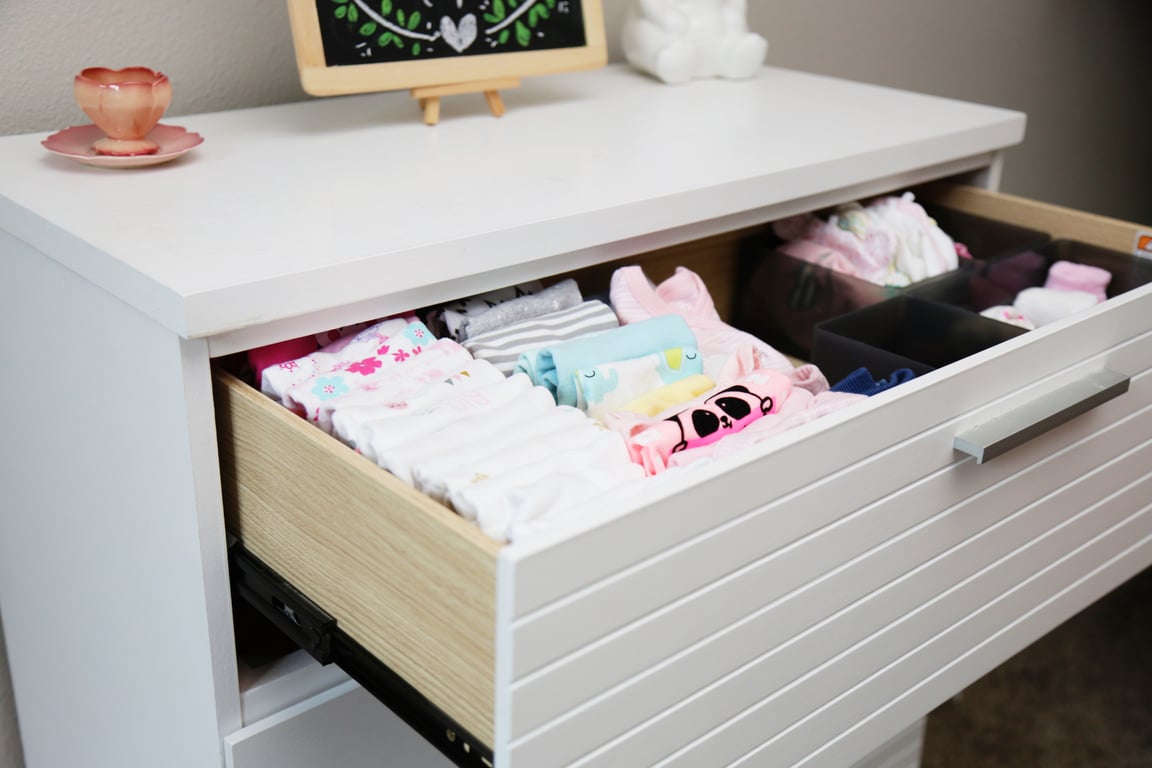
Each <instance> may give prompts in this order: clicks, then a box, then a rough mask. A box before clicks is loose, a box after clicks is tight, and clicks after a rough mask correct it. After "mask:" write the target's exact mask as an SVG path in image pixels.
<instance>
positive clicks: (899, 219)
mask: <svg viewBox="0 0 1152 768" xmlns="http://www.w3.org/2000/svg"><path fill="white" fill-rule="evenodd" d="M773 231H774V232H775V233H776V235H777V237H780V238H781V239H783V240H784V241H785V243H784V244H783V245H782V246H780V248H779V250H780V251H781V252H783V253H786V254H788V255H789V256H792V257H793V258H796V259H801V260H802V261H808V262H811V263H813V264H819V265H822V266H825V267H827V268H829V269H832V270H835V271H837V272H842V273H844V274H847V275H853V276H855V277H859V278H860V279H862V280H867V281H868V282H870V283H875V284H876V285H890V286H896V287H903V286H906V285H910V284H911V283H915V282H918V281H920V280H924V279H925V278H929V277H934V276H936V275H939V274H943V273H944V272H948V271H950V270H953V269H956V267H957V265H958V264H959V259H960V257H961V255H967V250H966V248H965V247H964V246H963V245H962V244H958V243H955V242H954V241H953V240H952V238H951V237H949V236H948V235H947V234H946V233H945V232H944V231H943V230H942V229H940V227H939V226H938V225H937V223H936V221H935V219H933V218H932V217H931V216H929V215H928V213H927V212H926V211H925V210H924V208H923V207H922V206H921V205H920V204H919V203H917V202H916V201H915V198H914V197H913V195H912V193H911V192H905V193H904V194H903V195H900V196H895V195H890V196H887V197H881V198H878V199H876V200H874V201H872V202H870V203H868V204H867V205H861V204H860V203H856V202H854V203H846V204H844V205H841V206H839V207H837V208H836V209H835V210H834V211H832V213H831V214H829V215H828V216H827V217H821V216H817V215H816V214H814V213H804V214H800V215H798V216H792V217H789V218H786V219H781V220H779V221H777V222H775V223H774V224H773Z"/></svg>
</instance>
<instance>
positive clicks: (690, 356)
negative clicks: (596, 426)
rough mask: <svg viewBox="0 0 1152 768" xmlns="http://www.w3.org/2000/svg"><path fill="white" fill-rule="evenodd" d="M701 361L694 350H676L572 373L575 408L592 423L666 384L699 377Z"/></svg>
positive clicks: (702, 363)
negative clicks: (584, 413) (592, 420)
mask: <svg viewBox="0 0 1152 768" xmlns="http://www.w3.org/2000/svg"><path fill="white" fill-rule="evenodd" d="M703 371H704V360H703V358H702V357H701V355H700V351H699V350H697V349H696V347H675V348H673V349H665V350H661V351H660V352H657V353H655V354H651V355H644V356H643V357H637V358H633V359H631V360H618V361H614V362H610V363H601V364H600V365H594V366H592V367H590V368H580V369H577V370H576V371H575V372H574V373H573V377H574V378H575V381H576V407H577V408H579V409H580V410H582V411H584V412H586V413H587V414H588V415H589V416H591V417H592V418H594V419H599V418H600V417H601V416H603V414H605V413H607V412H608V411H614V410H616V409H617V408H619V407H621V406H622V405H624V404H625V403H628V402H631V401H632V400H635V399H636V398H638V397H641V396H643V395H645V394H647V393H649V392H652V391H653V390H656V389H660V388H661V387H663V386H665V385H666V384H672V383H675V382H677V381H681V380H683V379H686V378H688V377H690V376H701V375H703Z"/></svg>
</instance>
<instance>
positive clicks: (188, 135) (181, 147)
mask: <svg viewBox="0 0 1152 768" xmlns="http://www.w3.org/2000/svg"><path fill="white" fill-rule="evenodd" d="M102 138H104V132H103V131H102V130H100V129H99V128H97V127H96V126H95V125H74V126H72V127H71V128H65V129H64V130H62V131H59V132H57V133H54V134H52V135H51V136H49V137H48V138H46V139H44V141H42V142H40V143H41V144H43V145H44V148H45V149H47V150H48V151H49V152H55V153H56V154H57V155H60V156H61V157H67V158H71V159H72V160H76V161H78V162H81V163H84V164H85V165H95V166H97V167H100V168H140V167H143V166H146V165H159V164H160V163H166V162H168V161H169V160H175V159H176V158H177V157H180V156H181V155H183V154H184V153H185V152H187V151H188V150H190V149H192V148H193V147H196V146H199V145H200V144H201V143H203V141H204V138H203V137H202V136H201V135H200V134H198V133H192V132H190V131H188V130H187V129H185V128H181V127H180V126H179V125H164V124H159V125H157V126H156V127H155V128H153V129H152V130H151V132H149V134H148V138H149V139H150V140H152V141H154V142H156V144H157V145H158V146H159V148H158V149H157V150H156V152H154V153H153V154H150V155H130V156H128V157H120V156H116V155H100V154H97V153H96V150H94V149H93V148H92V145H93V144H94V143H95V142H96V140H97V139H102Z"/></svg>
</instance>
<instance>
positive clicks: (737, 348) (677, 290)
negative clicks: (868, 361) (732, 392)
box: [611, 266, 828, 392]
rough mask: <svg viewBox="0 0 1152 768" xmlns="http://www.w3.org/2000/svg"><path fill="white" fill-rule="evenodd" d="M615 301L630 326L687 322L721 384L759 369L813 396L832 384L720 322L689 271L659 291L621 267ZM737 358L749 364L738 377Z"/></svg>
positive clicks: (680, 271)
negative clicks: (675, 319)
mask: <svg viewBox="0 0 1152 768" xmlns="http://www.w3.org/2000/svg"><path fill="white" fill-rule="evenodd" d="M611 296H612V308H613V309H614V310H616V315H617V316H618V317H619V318H620V322H621V323H624V324H625V326H627V325H628V324H631V323H636V322H640V321H642V320H647V319H649V318H652V317H661V316H666V315H676V316H679V317H682V318H683V319H684V321H685V322H686V323H687V324H688V327H689V328H690V329H691V330H692V333H693V335H694V336H695V337H696V346H697V348H698V349H699V350H700V351H701V352H702V353H703V355H704V375H705V376H708V377H709V378H711V379H713V380H714V381H716V382H717V383H719V384H726V383H729V382H732V381H734V380H735V379H736V378H738V377H739V376H742V375H745V374H747V373H748V372H749V371H751V370H752V369H755V368H769V369H771V370H774V371H779V372H780V373H784V374H786V375H788V376H789V377H790V378H791V379H792V382H793V384H795V385H796V386H799V387H804V388H805V389H809V390H811V391H812V392H820V391H823V390H825V389H827V388H828V380H827V379H826V378H825V377H824V374H822V373H821V372H820V370H819V369H818V368H816V367H815V366H812V365H801V366H799V367H794V366H793V365H792V362H791V361H790V360H789V359H788V358H787V357H785V356H784V355H782V354H781V353H780V352H778V351H777V350H776V349H774V348H773V347H771V346H770V345H768V344H766V343H765V342H763V341H761V340H760V339H758V338H757V337H755V336H753V335H752V334H750V333H746V332H744V331H741V330H739V329H736V328H733V327H732V326H730V325H728V324H727V323H725V322H724V321H723V320H721V319H720V315H719V313H718V312H717V311H716V306H715V304H714V303H713V301H712V296H711V294H709V293H708V288H707V286H705V285H704V281H703V280H702V279H701V278H700V276H699V275H697V274H696V273H695V272H693V271H691V270H690V269H686V268H684V267H677V269H676V272H675V274H673V275H672V276H671V277H669V278H668V279H667V280H665V281H664V282H662V283H660V285H658V286H654V285H653V284H652V283H651V282H650V281H649V280H648V278H647V277H646V276H645V274H644V271H643V270H642V269H641V268H640V267H638V266H629V267H621V268H620V269H617V270H616V271H615V272H614V273H613V274H612V283H611ZM737 356H743V358H747V359H746V360H745V361H744V362H742V363H741V364H740V365H739V366H738V368H739V373H737V374H736V375H733V373H732V372H731V363H732V362H733V360H734V359H735V358H736V357H737ZM743 358H741V359H743Z"/></svg>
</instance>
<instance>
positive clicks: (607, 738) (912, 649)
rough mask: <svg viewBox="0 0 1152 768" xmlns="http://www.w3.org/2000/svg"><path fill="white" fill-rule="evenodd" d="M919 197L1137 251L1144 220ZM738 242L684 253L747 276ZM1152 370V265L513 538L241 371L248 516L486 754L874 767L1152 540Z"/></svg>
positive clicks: (462, 757) (323, 606)
mask: <svg viewBox="0 0 1152 768" xmlns="http://www.w3.org/2000/svg"><path fill="white" fill-rule="evenodd" d="M920 194H922V195H926V196H931V197H932V198H934V199H936V200H938V201H940V202H942V203H944V204H946V205H949V206H952V207H955V208H957V209H960V210H969V211H972V212H976V213H980V214H981V215H984V216H989V217H993V218H1001V219H1004V220H1008V221H1013V222H1014V223H1018V224H1021V225H1025V226H1031V227H1035V228H1038V229H1045V230H1046V231H1049V232H1051V233H1053V235H1054V236H1058V237H1071V238H1075V239H1078V240H1083V241H1086V242H1090V243H1096V244H1099V245H1103V246H1107V247H1111V248H1116V249H1121V250H1125V251H1131V250H1132V248H1133V246H1134V243H1135V242H1136V241H1137V235H1138V233H1139V231H1140V229H1139V228H1138V227H1136V226H1134V225H1128V224H1124V223H1121V222H1115V221H1111V220H1107V219H1102V218H1100V217H1094V216H1088V215H1084V214H1079V213H1076V212H1073V211H1068V210H1065V209H1059V208H1056V207H1053V206H1047V205H1040V204H1035V203H1031V202H1029V201H1024V200H1019V199H1016V198H1009V197H1006V196H1002V195H996V194H992V193H987V192H983V191H980V190H973V189H967V188H959V187H943V186H942V187H937V188H932V189H927V188H926V189H924V190H922V191H921V192H920ZM717 242H718V245H717V246H716V250H715V252H713V251H712V250H710V244H709V242H701V243H695V244H692V245H691V246H689V247H687V248H685V249H682V255H685V256H686V257H687V258H690V259H691V258H700V260H701V263H707V264H708V265H709V266H708V271H709V274H708V275H706V279H707V280H708V281H709V284H710V286H711V287H713V292H714V294H716V295H717V296H720V295H722V292H723V290H722V289H717V288H716V287H715V285H714V283H713V282H712V278H711V276H712V275H713V274H715V275H719V276H720V279H721V280H724V279H725V278H724V273H725V272H726V271H727V270H729V268H730V267H732V266H733V265H734V263H735V259H734V258H733V256H732V249H731V248H730V247H729V246H730V245H731V242H732V241H731V238H720V239H719V240H718V241H717ZM676 255H677V254H672V257H673V258H674V257H675V256H676ZM657 258H659V259H665V258H669V254H660V255H658V257H657ZM632 261H636V260H632ZM639 261H640V263H644V264H645V265H646V268H647V263H648V262H647V261H645V260H644V257H639ZM727 279H728V280H729V281H732V280H733V278H732V277H731V275H729V276H728V277H727ZM1149 371H1152V288H1149V287H1147V286H1146V287H1143V288H1139V289H1136V290H1133V291H1130V292H1128V293H1126V294H1124V295H1121V296H1118V297H1115V298H1113V299H1111V300H1109V301H1108V302H1106V303H1104V304H1101V305H1099V306H1097V307H1095V308H1093V309H1091V310H1088V311H1085V312H1084V313H1082V314H1080V315H1077V316H1076V317H1075V318H1069V319H1068V320H1065V321H1061V322H1058V323H1055V324H1053V325H1050V326H1046V327H1044V328H1042V329H1039V330H1036V331H1030V332H1028V333H1026V334H1023V335H1020V336H1017V337H1015V338H1013V339H1011V340H1009V341H1006V342H1004V343H1002V344H999V345H997V346H995V347H991V348H989V349H986V350H984V351H982V352H979V353H977V354H975V355H973V356H971V357H967V358H965V359H962V360H960V361H958V362H955V363H952V364H950V365H948V366H946V367H943V368H940V369H938V370H935V371H933V372H931V373H928V374H926V375H924V376H923V377H920V378H918V379H916V380H914V381H912V382H910V383H908V384H905V385H902V386H900V387H898V388H896V389H893V390H890V391H888V392H884V393H882V394H880V395H877V396H875V397H872V398H870V399H868V400H866V401H862V402H860V403H859V404H857V405H855V406H853V407H851V408H849V409H845V410H842V411H839V412H836V413H833V414H830V415H828V416H826V417H824V418H823V419H819V420H817V421H815V422H812V423H809V424H807V425H804V426H802V427H798V428H796V429H794V430H792V431H790V432H787V433H784V434H781V435H779V436H778V437H777V438H775V439H773V440H772V441H769V442H767V443H764V444H761V445H758V446H755V447H753V448H750V449H749V450H748V451H747V452H746V453H741V454H739V455H736V456H730V457H726V458H725V459H721V460H717V461H715V462H713V463H711V464H709V465H707V466H702V467H700V468H698V469H697V470H695V471H693V472H692V473H690V474H686V475H683V476H680V477H677V478H674V479H670V480H669V481H668V482H665V483H660V484H656V485H655V486H654V487H653V488H652V489H650V491H649V492H647V493H646V494H643V495H637V496H630V497H629V498H621V499H619V500H617V501H614V502H612V503H610V504H608V505H605V506H604V507H603V508H597V509H590V510H588V515H587V523H586V525H585V526H584V527H582V528H581V529H579V530H578V531H575V532H573V533H569V534H566V535H555V536H542V537H540V538H539V539H535V540H529V541H526V542H524V543H522V544H513V545H509V546H505V547H500V546H499V545H497V544H496V543H494V542H493V541H492V540H490V539H488V538H487V537H486V536H484V535H483V534H482V533H480V531H479V530H478V529H476V528H475V527H473V526H472V525H471V524H470V523H467V522H466V521H464V520H462V519H460V518H458V517H457V516H456V515H454V514H453V513H452V512H450V511H449V510H447V509H445V508H444V507H442V506H440V505H439V504H437V503H435V502H433V501H431V500H429V499H428V498H426V497H424V496H422V495H421V494H419V493H417V492H416V491H414V490H412V489H411V488H409V487H407V486H406V485H403V484H402V483H400V482H399V481H397V480H395V479H394V478H393V477H391V476H390V475H388V474H387V473H385V472H384V471H382V470H380V469H379V468H377V467H376V466H375V465H374V464H373V463H372V462H370V461H369V460H367V459H365V458H363V457H361V456H359V455H357V454H356V453H354V452H353V451H351V450H349V449H348V448H347V447H346V446H344V445H342V444H340V443H339V442H337V441H336V440H335V439H333V438H330V437H329V436H327V435H325V434H323V433H322V432H320V431H319V430H317V429H315V428H314V427H312V426H311V425H309V424H308V423H306V422H305V421H303V420H301V419H299V418H297V417H296V416H294V415H293V414H291V413H289V412H288V411H287V410H285V409H283V408H281V407H280V406H279V405H277V404H276V403H274V402H272V401H271V400H269V399H267V398H265V397H264V396H263V395H261V394H260V393H259V392H257V391H255V390H253V389H251V388H250V387H248V386H246V385H245V384H244V383H242V382H241V381H240V380H239V379H236V378H234V377H232V376H230V375H228V374H226V373H223V372H219V373H218V375H217V390H216V392H217V413H218V421H219V425H218V427H219V435H220V442H221V462H222V470H223V476H224V485H225V489H224V490H225V504H226V510H227V515H228V526H229V529H230V530H231V532H232V533H234V534H235V535H236V536H238V537H239V539H240V540H241V542H242V544H243V547H244V549H245V550H246V551H247V552H248V553H250V554H251V555H253V556H254V557H255V558H256V559H257V560H258V561H260V562H261V563H263V564H264V565H266V566H267V567H268V568H270V569H272V571H274V572H275V574H278V575H279V576H280V577H282V578H283V579H285V580H286V581H287V582H289V583H290V584H291V585H292V587H294V588H295V589H296V590H298V591H299V592H300V593H301V595H302V596H303V597H304V598H306V599H307V600H309V601H311V602H312V603H314V604H315V605H316V606H318V608H319V610H320V611H322V612H323V613H325V614H327V615H330V616H331V617H332V618H333V619H334V620H335V622H336V626H338V627H339V630H340V636H341V638H343V639H344V640H346V641H349V642H350V643H351V644H352V645H353V646H355V647H356V648H357V649H362V650H363V651H365V652H366V653H367V654H369V655H370V656H371V657H372V658H373V659H374V660H375V661H378V662H379V663H380V664H381V665H383V666H384V667H386V668H387V669H388V670H391V672H394V673H395V674H396V675H397V676H398V677H399V678H400V679H402V680H403V681H404V684H406V685H408V686H411V688H412V689H414V690H415V691H416V692H418V694H419V695H420V696H423V697H425V698H426V700H427V702H428V703H429V704H430V705H431V707H432V711H435V712H438V713H441V714H442V715H443V717H444V718H445V722H446V723H448V725H447V726H446V729H445V731H446V732H447V731H448V730H451V731H452V734H451V736H452V741H451V744H452V746H450V747H449V746H446V745H444V744H441V745H440V746H441V748H442V749H443V750H445V751H446V753H448V752H452V755H453V757H454V759H456V760H457V761H458V762H460V763H461V764H477V765H480V764H484V763H485V762H489V761H491V762H494V763H495V765H497V766H499V768H523V767H524V766H528V767H529V768H542V767H543V766H551V765H579V766H616V767H618V766H641V765H653V764H660V765H670V766H671V765H676V766H700V765H729V764H733V765H793V764H800V765H813V766H815V765H842V764H849V763H851V762H852V761H853V760H854V759H856V757H858V756H859V755H862V754H865V753H867V752H868V751H870V750H872V749H875V748H877V747H879V746H880V745H882V744H883V743H884V742H886V741H887V740H889V739H891V738H892V737H893V736H895V735H896V734H898V733H900V732H901V731H902V730H904V729H905V728H907V726H908V725H909V724H910V723H912V722H914V721H916V720H917V719H919V718H920V717H922V716H923V715H924V714H925V713H926V712H927V711H928V710H929V709H931V708H932V707H933V706H935V705H936V704H938V703H939V702H940V701H942V700H943V699H945V698H947V697H948V696H950V695H952V694H954V693H955V692H956V691H958V690H959V689H961V688H962V687H964V686H965V685H967V684H968V683H970V682H971V681H972V680H974V679H976V678H977V677H979V676H980V675H981V674H983V673H984V672H986V671H987V670H988V669H990V668H992V667H993V666H995V665H996V664H998V663H1000V662H1001V661H1003V660H1004V659H1005V658H1007V657H1008V656H1010V655H1011V654H1012V653H1014V652H1015V651H1016V650H1019V649H1020V648H1022V647H1024V646H1025V645H1026V644H1028V643H1029V642H1031V641H1032V640H1034V639H1035V638H1036V637H1038V636H1040V635H1041V634H1043V633H1044V632H1046V631H1047V630H1048V629H1050V628H1051V627H1052V626H1054V625H1055V624H1057V623H1059V622H1060V621H1062V620H1063V619H1065V618H1067V617H1068V616H1070V615H1072V614H1073V613H1075V612H1076V611H1078V610H1079V609H1081V608H1082V607H1084V606H1085V605H1087V604H1088V603H1090V602H1091V601H1093V600H1094V599H1096V598H1097V597H1098V596H1099V595H1101V594H1103V592H1105V591H1107V590H1108V589H1110V588H1112V587H1113V586H1115V585H1116V584H1118V583H1120V582H1121V581H1123V580H1124V579H1126V578H1127V577H1128V576H1130V575H1131V574H1133V573H1135V572H1136V571H1138V570H1140V569H1141V568H1143V567H1145V566H1146V565H1148V564H1149V563H1150V562H1152V510H1150V508H1149V503H1148V500H1149V499H1152V473H1150V472H1149V469H1148V467H1150V466H1152V441H1150V440H1149V436H1150V435H1152V407H1150V406H1152V376H1150V375H1149ZM1101 377H1104V378H1106V379H1107V380H1108V381H1113V382H1117V383H1116V385H1115V387H1114V389H1113V391H1111V392H1110V393H1109V395H1110V396H1111V395H1115V396H1114V397H1110V398H1096V399H1095V400H1092V401H1091V402H1089V403H1088V405H1095V406H1096V407H1092V408H1088V407H1087V406H1085V407H1084V408H1081V409H1076V408H1070V409H1069V410H1068V411H1067V412H1066V413H1065V414H1064V415H1065V416H1066V417H1067V418H1066V419H1061V418H1053V419H1048V420H1047V421H1046V422H1045V423H1044V427H1045V429H1044V430H1035V431H1036V432H1038V434H1037V435H1036V436H1035V437H1032V439H1030V440H1028V441H1026V442H1023V444H1021V445H1019V446H1017V447H1014V448H1013V449H1012V450H1010V451H1008V452H1007V453H1005V454H1004V455H1002V456H999V457H998V458H996V459H995V460H994V461H989V462H987V463H984V464H978V463H977V462H976V461H975V460H973V459H972V458H970V457H969V456H967V455H965V454H963V453H960V452H958V451H956V450H955V448H954V439H955V438H956V437H957V436H958V435H965V434H971V433H972V431H973V430H974V428H976V427H978V426H980V425H985V424H987V423H989V422H993V421H996V420H1001V421H1011V420H1012V419H1013V418H1018V417H1029V418H1031V417H1030V416H1029V414H1030V413H1031V411H1033V410H1036V409H1037V408H1039V410H1040V411H1041V412H1043V413H1041V416H1040V417H1039V418H1041V420H1043V419H1044V418H1045V414H1047V415H1050V414H1048V412H1047V411H1046V410H1045V408H1046V406H1044V405H1043V404H1044V403H1047V402H1049V401H1052V402H1063V401H1064V399H1066V396H1068V394H1069V393H1070V392H1074V391H1076V390H1077V388H1079V387H1083V386H1089V387H1091V386H1092V382H1094V381H1099V380H1101ZM1037 403H1041V405H1040V406H1037ZM1048 410H1053V409H1048ZM1054 410H1056V411H1059V410H1060V408H1059V407H1054ZM1080 410H1082V411H1083V412H1082V413H1079V415H1075V416H1073V415H1072V414H1074V413H1077V412H1078V411H1080ZM1009 417H1010V418H1009ZM1057 422H1059V423H1057ZM1029 436H1030V437H1031V433H1029ZM354 676H355V675H354ZM460 734H464V736H463V737H461V736H460ZM462 740H463V741H466V742H467V743H468V745H469V746H468V750H467V752H465V751H464V750H463V748H462V747H461V746H460V745H461V744H462Z"/></svg>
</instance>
